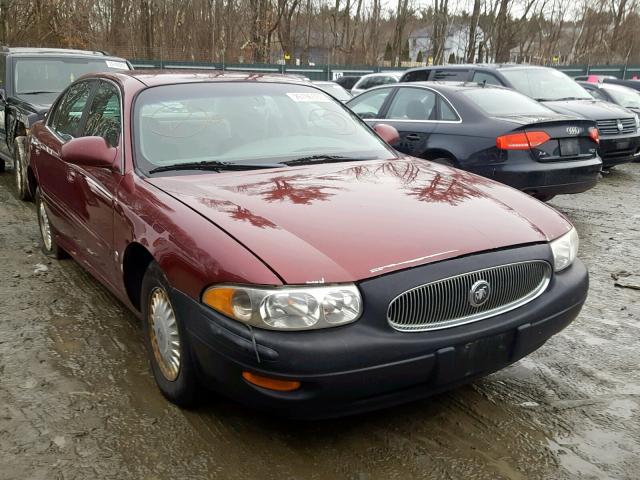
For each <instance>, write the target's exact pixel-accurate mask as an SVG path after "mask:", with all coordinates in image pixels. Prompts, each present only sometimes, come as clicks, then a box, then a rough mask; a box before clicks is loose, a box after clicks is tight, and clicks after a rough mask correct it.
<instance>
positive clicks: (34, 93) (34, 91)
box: [16, 90, 60, 95]
mask: <svg viewBox="0 0 640 480" xmlns="http://www.w3.org/2000/svg"><path fill="white" fill-rule="evenodd" d="M40 93H60V92H52V91H51V90H33V91H29V92H17V93H16V95H39V94H40Z"/></svg>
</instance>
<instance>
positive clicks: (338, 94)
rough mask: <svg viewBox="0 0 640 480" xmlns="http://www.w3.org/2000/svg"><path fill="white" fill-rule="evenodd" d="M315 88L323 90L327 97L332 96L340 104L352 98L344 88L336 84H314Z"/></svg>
mask: <svg viewBox="0 0 640 480" xmlns="http://www.w3.org/2000/svg"><path fill="white" fill-rule="evenodd" d="M315 86H316V87H318V88H319V89H321V90H324V91H325V92H327V93H328V94H329V95H333V96H334V97H335V98H337V99H338V100H340V101H341V102H346V101H347V100H349V99H350V98H351V96H352V95H351V94H350V93H349V92H347V91H346V90H345V89H344V88H342V87H341V86H340V85H338V84H337V83H334V84H330V83H316V84H315Z"/></svg>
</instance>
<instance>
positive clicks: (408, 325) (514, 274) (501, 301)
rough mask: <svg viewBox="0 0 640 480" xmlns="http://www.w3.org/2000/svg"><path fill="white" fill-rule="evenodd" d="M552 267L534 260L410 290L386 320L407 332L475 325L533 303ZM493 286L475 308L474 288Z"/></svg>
mask: <svg viewBox="0 0 640 480" xmlns="http://www.w3.org/2000/svg"><path fill="white" fill-rule="evenodd" d="M550 278H551V265H549V263H548V262H544V261H540V260H535V261H528V262H520V263H512V264H509V265H501V266H499V267H492V268H487V269H484V270H478V271H475V272H469V273H464V274H462V275H456V276H454V277H449V278H445V279H442V280H437V281H435V282H431V283H427V284H425V285H421V286H419V287H416V288H413V289H411V290H407V291H406V292H404V293H402V294H400V295H398V296H397V297H396V298H394V299H393V300H392V301H391V303H390V304H389V309H388V311H387V320H388V322H389V324H390V325H391V326H392V327H393V328H395V329H396V330H401V331H405V332H414V331H426V330H438V329H441V328H448V327H453V326H456V325H462V324H465V323H470V322H476V321H478V320H482V319H485V318H488V317H493V316H495V315H498V314H501V313H504V312H507V311H509V310H513V309H514V308H517V307H519V306H521V305H524V304H525V303H527V302H530V301H531V300H533V299H534V298H536V297H537V296H539V295H541V294H542V292H544V290H545V289H546V288H547V285H548V284H549V279H550ZM483 280H484V281H486V282H488V283H489V285H490V292H491V293H490V294H489V297H488V299H487V300H486V301H485V303H483V304H482V305H480V306H477V307H474V306H472V305H471V302H470V300H469V297H470V292H471V289H472V287H473V286H474V285H475V284H477V283H478V282H481V281H483Z"/></svg>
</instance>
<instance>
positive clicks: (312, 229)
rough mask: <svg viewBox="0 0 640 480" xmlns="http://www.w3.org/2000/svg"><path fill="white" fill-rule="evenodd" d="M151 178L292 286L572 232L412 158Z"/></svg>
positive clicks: (513, 194) (473, 181)
mask: <svg viewBox="0 0 640 480" xmlns="http://www.w3.org/2000/svg"><path fill="white" fill-rule="evenodd" d="M147 181H148V182H150V183H151V184H153V185H155V186H156V187H158V188H160V189H162V190H164V191H165V192H166V193H167V194H169V195H171V196H173V197H175V198H176V199H178V200H180V201H182V202H183V203H185V204H186V205H188V206H190V207H191V208H192V209H194V210H195V211H197V212H198V213H200V214H201V215H202V216H203V217H205V218H207V219H209V220H210V221H211V222H213V223H215V224H216V225H218V226H219V227H220V228H222V229H224V230H225V231H227V232H228V233H229V235H231V236H233V237H234V238H235V239H237V240H238V241H239V242H240V243H242V244H243V245H244V246H245V247H246V248H248V249H249V250H251V251H252V252H253V253H254V254H255V255H256V256H257V257H259V258H260V259H261V260H262V261H263V262H265V263H266V264H267V265H269V266H270V267H271V268H272V269H273V270H274V271H275V272H276V273H277V274H278V275H279V276H280V277H281V278H282V279H283V281H284V282H285V283H289V284H305V283H325V282H326V283H332V282H351V281H356V280H361V279H364V278H369V277H373V276H377V275H382V274H385V273H388V272H392V271H395V270H400V269H404V268H410V267H415V266H418V265H422V264H425V263H430V262H437V261H440V260H444V259H447V258H453V257H459V256H461V255H468V254H470V253H474V252H480V251H487V250H493V249H499V248H504V247H510V246H513V245H520V244H528V243H535V242H546V241H548V240H550V239H553V238H556V237H558V236H560V235H562V234H563V233H565V232H567V231H568V230H569V229H570V228H571V227H570V224H569V223H568V221H567V220H566V219H565V218H564V217H563V216H561V215H560V214H559V213H557V212H556V211H555V210H553V209H551V208H550V207H547V206H546V205H544V204H542V203H540V202H538V201H537V200H534V199H532V198H530V197H528V196H527V195H525V194H522V193H520V192H518V191H516V190H513V189H511V188H510V187H507V186H505V185H502V184H498V183H495V182H493V181H490V180H487V179H485V178H482V177H478V176H476V175H473V174H470V173H468V172H464V171H462V170H456V169H451V168H448V167H444V166H441V165H437V164H433V163H430V162H426V161H424V160H418V159H412V158H410V157H405V158H402V159H397V160H387V161H367V162H350V163H330V164H319V165H318V164H316V165H309V166H298V167H287V168H277V169H269V170H253V171H249V172H246V171H245V172H224V173H211V174H196V175H193V174H179V175H175V176H170V177H155V178H148V179H147ZM212 249H215V245H212ZM221 254H224V253H223V252H221Z"/></svg>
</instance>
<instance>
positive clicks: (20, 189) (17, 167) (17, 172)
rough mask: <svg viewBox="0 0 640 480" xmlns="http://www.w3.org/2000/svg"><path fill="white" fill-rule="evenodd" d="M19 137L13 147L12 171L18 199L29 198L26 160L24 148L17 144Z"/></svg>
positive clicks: (26, 199)
mask: <svg viewBox="0 0 640 480" xmlns="http://www.w3.org/2000/svg"><path fill="white" fill-rule="evenodd" d="M20 141H21V139H20V138H16V141H15V148H14V149H13V173H14V176H15V181H16V191H17V194H18V198H19V199H20V200H25V201H28V200H31V192H30V191H29V179H28V177H27V162H26V159H25V158H24V157H25V155H24V149H21V148H20V146H19V145H18V142H20Z"/></svg>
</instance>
